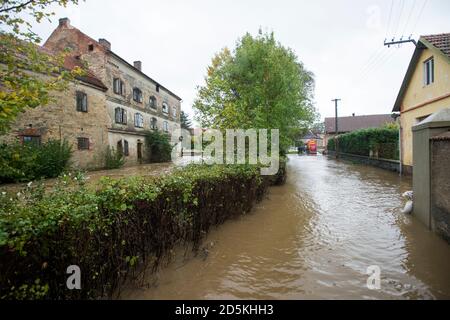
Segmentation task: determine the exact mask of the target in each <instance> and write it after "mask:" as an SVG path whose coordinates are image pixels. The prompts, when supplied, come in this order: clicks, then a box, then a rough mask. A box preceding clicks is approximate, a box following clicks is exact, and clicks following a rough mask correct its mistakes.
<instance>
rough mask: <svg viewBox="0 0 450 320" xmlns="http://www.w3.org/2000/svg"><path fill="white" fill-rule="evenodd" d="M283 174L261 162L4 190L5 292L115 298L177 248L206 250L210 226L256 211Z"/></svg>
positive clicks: (1, 265)
mask: <svg viewBox="0 0 450 320" xmlns="http://www.w3.org/2000/svg"><path fill="white" fill-rule="evenodd" d="M281 172H282V174H284V172H285V171H281ZM280 179H282V177H280V176H277V177H262V176H260V174H259V168H258V167H256V166H248V165H239V166H218V165H214V166H206V165H191V166H188V167H186V168H184V169H179V170H177V171H175V172H173V173H172V174H170V175H168V176H165V177H159V178H142V177H134V178H127V179H119V180H114V179H110V178H104V179H103V180H102V181H101V185H100V186H99V187H96V189H97V191H94V190H92V189H90V188H89V187H88V186H86V185H85V180H84V179H83V176H81V175H79V176H77V177H70V176H63V177H61V178H60V180H58V182H57V183H56V185H55V186H54V189H53V190H52V191H51V192H50V191H49V192H44V189H43V187H42V186H36V187H28V188H26V189H25V190H23V192H21V193H19V194H17V195H14V196H11V195H2V194H0V200H1V201H0V298H2V299H42V298H45V299H92V298H100V297H104V296H108V297H111V295H112V293H113V292H114V291H115V289H117V288H118V287H119V286H120V284H121V283H123V281H125V280H126V279H127V276H128V275H129V274H130V273H132V272H135V271H136V270H138V268H141V267H142V266H153V268H154V269H156V268H157V267H158V265H160V263H161V262H162V261H163V258H164V257H167V256H168V255H167V254H168V253H170V250H171V249H172V248H173V246H174V245H175V244H177V243H187V242H191V243H192V244H193V247H194V250H197V249H198V247H199V244H200V241H201V239H202V237H203V236H204V235H205V234H206V232H208V230H209V228H210V227H211V226H214V225H218V224H221V223H223V222H224V221H225V220H226V219H228V218H230V217H233V216H237V215H240V214H243V213H246V212H249V211H250V209H251V208H252V206H253V204H254V202H255V201H257V200H259V199H261V198H262V196H263V194H264V192H265V191H266V188H267V187H268V186H269V185H270V184H271V183H273V182H276V181H274V180H277V181H279V180H280ZM70 265H77V266H79V267H80V269H81V276H82V280H81V281H82V282H81V284H82V290H73V291H71V290H67V288H66V280H67V277H68V275H67V274H66V269H67V267H68V266H70Z"/></svg>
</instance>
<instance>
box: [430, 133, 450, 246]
mask: <svg viewBox="0 0 450 320" xmlns="http://www.w3.org/2000/svg"><path fill="white" fill-rule="evenodd" d="M431 215H432V218H433V223H434V229H435V230H436V232H437V233H439V234H440V235H441V236H442V237H444V238H445V239H446V240H447V241H448V242H450V139H447V140H434V141H432V146H431Z"/></svg>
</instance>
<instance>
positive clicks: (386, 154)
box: [328, 127, 399, 160]
mask: <svg viewBox="0 0 450 320" xmlns="http://www.w3.org/2000/svg"><path fill="white" fill-rule="evenodd" d="M337 139H338V144H339V152H343V153H350V154H356V155H361V156H367V157H368V156H372V155H375V156H376V155H378V157H380V158H385V159H394V160H398V159H399V154H398V130H397V129H395V127H394V128H390V127H384V128H369V129H363V130H357V131H353V132H350V133H346V134H342V135H339V136H338V138H337ZM328 150H330V151H335V150H336V146H335V139H334V138H333V139H330V140H329V142H328Z"/></svg>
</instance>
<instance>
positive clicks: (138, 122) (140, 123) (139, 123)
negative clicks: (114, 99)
mask: <svg viewBox="0 0 450 320" xmlns="http://www.w3.org/2000/svg"><path fill="white" fill-rule="evenodd" d="M134 126H135V127H137V128H143V127H144V117H143V116H142V114H140V113H135V114H134Z"/></svg>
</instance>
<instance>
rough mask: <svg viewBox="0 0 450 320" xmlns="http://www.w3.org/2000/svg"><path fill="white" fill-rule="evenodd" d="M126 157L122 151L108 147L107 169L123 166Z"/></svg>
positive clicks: (106, 155) (106, 153) (106, 152)
mask: <svg viewBox="0 0 450 320" xmlns="http://www.w3.org/2000/svg"><path fill="white" fill-rule="evenodd" d="M124 164H125V159H124V157H123V154H122V153H121V152H117V151H116V150H115V149H114V148H111V147H110V146H108V147H106V151H105V169H118V168H121V167H123V165H124Z"/></svg>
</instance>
